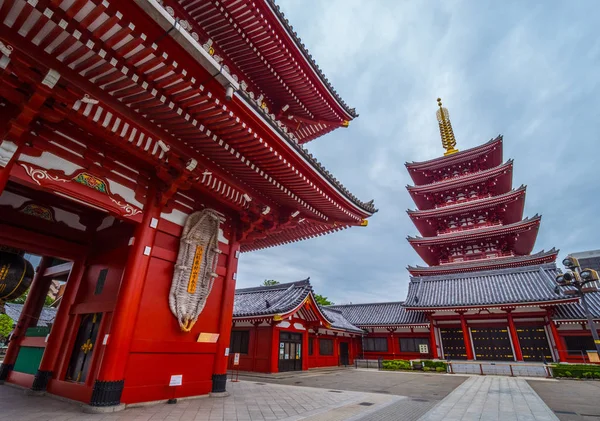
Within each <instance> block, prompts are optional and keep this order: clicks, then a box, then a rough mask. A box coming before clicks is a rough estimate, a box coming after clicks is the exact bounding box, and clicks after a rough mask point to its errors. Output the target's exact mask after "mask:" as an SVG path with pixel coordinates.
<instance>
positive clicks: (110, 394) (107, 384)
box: [90, 380, 125, 407]
mask: <svg viewBox="0 0 600 421" xmlns="http://www.w3.org/2000/svg"><path fill="white" fill-rule="evenodd" d="M124 385H125V380H116V381H102V380H96V381H95V382H94V390H93V391H92V399H91V400H90V406H100V407H102V406H117V405H119V404H120V403H121V394H122V393H123V387H124Z"/></svg>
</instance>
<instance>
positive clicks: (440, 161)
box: [405, 135, 502, 185]
mask: <svg viewBox="0 0 600 421" xmlns="http://www.w3.org/2000/svg"><path fill="white" fill-rule="evenodd" d="M484 160H485V166H484V168H492V167H495V166H498V165H500V164H501V163H502V136H501V135H500V136H498V137H496V138H495V139H492V140H490V141H489V142H486V143H484V144H483V145H479V146H475V147H474V148H470V149H465V150H462V151H459V152H456V153H453V154H452V155H446V156H440V157H438V158H434V159H431V160H429V161H421V162H407V163H406V164H405V165H406V168H407V169H408V173H409V174H410V176H411V178H412V179H413V181H414V182H415V184H416V185H422V184H427V183H431V178H432V176H433V172H434V171H436V170H441V169H444V168H447V167H451V166H453V165H458V164H461V163H463V162H468V161H480V162H483V161H484Z"/></svg>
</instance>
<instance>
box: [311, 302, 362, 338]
mask: <svg viewBox="0 0 600 421" xmlns="http://www.w3.org/2000/svg"><path fill="white" fill-rule="evenodd" d="M320 308H321V311H322V312H323V314H324V315H325V317H327V319H328V320H329V321H331V327H332V328H334V329H340V330H345V331H348V332H356V333H364V331H363V330H362V329H359V328H358V327H356V326H354V325H353V324H352V323H350V322H349V321H348V319H346V318H345V317H344V315H343V314H342V312H341V311H340V310H336V309H333V308H331V307H320Z"/></svg>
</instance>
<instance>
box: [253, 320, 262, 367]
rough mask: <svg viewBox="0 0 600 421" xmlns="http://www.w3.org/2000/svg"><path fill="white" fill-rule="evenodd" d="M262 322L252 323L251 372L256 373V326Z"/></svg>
mask: <svg viewBox="0 0 600 421" xmlns="http://www.w3.org/2000/svg"><path fill="white" fill-rule="evenodd" d="M261 323H262V322H254V332H253V334H254V338H253V339H252V342H253V346H252V371H256V356H257V351H258V325H259V324H261Z"/></svg>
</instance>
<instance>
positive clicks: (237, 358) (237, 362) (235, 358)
mask: <svg viewBox="0 0 600 421" xmlns="http://www.w3.org/2000/svg"><path fill="white" fill-rule="evenodd" d="M233 365H240V354H239V353H237V352H236V353H235V354H233Z"/></svg>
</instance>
